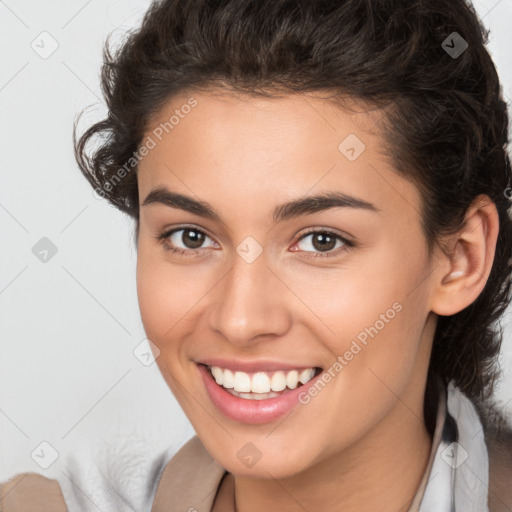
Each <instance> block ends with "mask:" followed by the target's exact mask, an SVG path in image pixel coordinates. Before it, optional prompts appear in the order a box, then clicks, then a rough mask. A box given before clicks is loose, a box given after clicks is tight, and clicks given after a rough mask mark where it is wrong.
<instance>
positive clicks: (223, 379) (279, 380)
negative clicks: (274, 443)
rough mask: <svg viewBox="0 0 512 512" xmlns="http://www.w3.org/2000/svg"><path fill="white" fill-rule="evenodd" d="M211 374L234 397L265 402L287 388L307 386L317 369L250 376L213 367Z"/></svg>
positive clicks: (258, 373) (259, 373)
mask: <svg viewBox="0 0 512 512" xmlns="http://www.w3.org/2000/svg"><path fill="white" fill-rule="evenodd" d="M210 372H211V374H212V376H213V378H214V379H215V382H216V383H217V384H219V385H220V386H222V387H224V388H226V389H228V390H230V393H231V394H232V395H235V396H239V397H240V398H247V399H251V400H264V399H265V398H272V397H273V396H278V395H276V392H279V391H283V390H285V389H286V388H288V389H295V388H296V387H297V386H298V385H300V384H306V383H307V382H309V381H310V380H311V379H312V378H313V377H314V375H315V368H306V369H305V370H291V371H288V372H284V371H277V372H273V373H272V372H271V373H270V374H269V373H267V372H257V373H253V374H249V373H245V372H239V371H236V372H234V373H233V372H232V371H231V370H226V369H223V368H220V367H218V366H212V367H210ZM299 383H300V384H299ZM267 395H272V396H267Z"/></svg>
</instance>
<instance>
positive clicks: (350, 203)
mask: <svg viewBox="0 0 512 512" xmlns="http://www.w3.org/2000/svg"><path fill="white" fill-rule="evenodd" d="M150 204H163V205H165V206H169V207H171V208H178V209H180V210H185V211H187V212H190V213H193V214H195V215H199V216H201V217H205V218H208V219H211V220H214V221H217V222H222V219H221V216H220V215H219V213H218V212H217V211H216V210H215V209H214V208H213V207H212V206H211V205H210V204H208V203H207V202H205V201H199V200H196V199H193V198H192V197H190V196H186V195H183V194H179V193H177V192H171V191H170V190H168V189H167V188H165V187H164V186H159V187H156V188H154V189H152V190H151V191H150V192H149V194H148V195H147V196H146V199H144V202H143V203H142V206H147V205H150ZM340 207H341V208H360V209H363V210H369V211H373V212H378V211H380V210H379V208H377V207H376V206H375V205H373V204H372V203H369V202H368V201H365V200H363V199H359V198H357V197H354V196H350V195H348V194H344V193H342V192H324V193H321V194H318V195H314V196H306V197H303V198H299V199H295V200H293V201H289V202H287V203H283V204H280V205H278V206H277V207H276V208H275V210H274V213H273V216H272V217H273V220H274V222H275V223H278V222H282V221H284V220H288V219H291V218H294V217H299V216H301V215H311V214H313V213H317V212H321V211H324V210H328V209H330V208H340Z"/></svg>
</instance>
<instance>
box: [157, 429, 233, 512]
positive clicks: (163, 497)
mask: <svg viewBox="0 0 512 512" xmlns="http://www.w3.org/2000/svg"><path fill="white" fill-rule="evenodd" d="M225 473H226V470H225V469H224V468H223V467H222V466H220V464H219V463H218V462H217V461H215V460H214V459H213V458H212V457H211V456H210V454H209V453H208V452H207V451H206V449H205V447H204V446H203V443H202V442H201V440H200V439H199V438H198V437H197V435H196V436H194V437H192V438H191V439H190V440H189V441H187V443H185V444H184V445H183V446H182V447H181V448H180V449H179V450H178V451H177V452H176V454H175V455H174V456H173V457H172V459H171V460H170V461H169V462H168V463H167V465H166V466H165V468H164V471H163V473H162V475H161V478H160V481H159V483H158V487H157V490H156V494H155V498H154V502H153V508H152V510H154V511H159V510H165V509H166V507H165V504H166V503H173V504H174V506H175V508H176V510H181V509H180V507H184V508H183V510H187V509H188V508H189V507H190V504H191V503H192V504H194V503H195V504H196V508H197V509H201V510H203V509H204V510H210V508H208V507H211V505H212V504H213V500H214V498H215V494H216V491H217V490H218V487H219V484H220V482H221V480H222V477H223V476H224V474H225ZM198 496H208V498H206V499H205V500H203V501H202V502H201V503H200V504H199V503H196V502H197V501H198ZM173 510H174V509H173Z"/></svg>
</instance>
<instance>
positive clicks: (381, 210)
mask: <svg viewBox="0 0 512 512" xmlns="http://www.w3.org/2000/svg"><path fill="white" fill-rule="evenodd" d="M189 92H190V91H189ZM190 96H193V97H194V98H195V99H196V100H197V102H198V104H197V106H196V107H195V108H193V109H192V111H191V112H190V113H189V114H188V115H187V116H184V118H183V119H180V122H179V124H177V125H176V126H175V127H174V129H173V130H172V131H170V132H169V134H168V135H167V136H166V137H164V138H163V139H162V141H161V142H159V143H158V144H157V146H156V147H155V148H154V149H152V150H151V151H150V152H149V154H148V155H147V156H146V157H144V159H143V160H142V161H141V162H140V164H139V168H138V187H139V198H140V203H141V210H140V225H139V240H138V261H137V290H138V299H139V305H140V311H141V317H142V321H143V324H144V328H145V331H146V334H147V336H148V338H149V339H150V340H151V341H152V342H153V343H154V344H155V346H156V347H158V349H159V351H160V353H159V356H158V358H157V364H158V366H159V369H160V371H161V372H162V375H163V377H164V379H165V381H166V382H167V384H168V385H169V387H170V389H171V390H172V392H173V394H174V395H175V397H176V399H177V400H178V402H179V403H180V405H181V407H182V408H183V411H184V412H185V414H186V415H187V417H188V418H189V420H190V422H191V423H192V425H193V427H194V429H195V431H196V432H197V435H198V436H199V438H200V439H201V441H202V442H203V444H204V446H205V448H206V449H207V451H208V452H209V453H210V455H211V456H212V457H213V458H214V459H215V460H217V461H218V462H219V464H221V465H222V466H223V467H224V468H226V469H227V470H228V471H229V473H230V475H229V478H226V479H225V480H224V481H223V485H222V486H221V490H220V493H219V495H218V498H217V500H216V504H215V510H216V511H219V510H221V509H222V508H223V507H224V506H225V505H226V504H227V503H230V502H231V503H234V502H235V501H236V507H237V508H236V510H238V512H253V511H261V510H266V511H270V512H272V511H278V510H279V511H280V512H287V511H297V510H317V509H318V507H319V506H320V505H321V507H322V508H323V509H324V510H332V511H338V510H339V511H341V510H343V511H344V512H351V511H358V512H361V511H366V510H368V511H370V510H371V511H374V510H380V511H382V512H386V511H390V512H391V511H392V512H397V511H405V510H407V508H408V506H409V504H410V503H411V502H412V500H413V497H414V495H415V493H416V492H417V491H418V486H419V483H420V481H421V478H422V476H423V473H424V471H425V468H426V465H427V461H428V458H429V454H430V449H431V445H432V439H431V437H430V435H429V433H428V431H427V429H426V426H425V421H424V415H423V400H424V393H425V385H426V378H427V369H428V363H429V358H430V353H431V347H432V339H433V335H434V330H435V325H436V315H437V314H442V315H451V314H454V313H456V312H458V311H460V310H462V309H463V308H464V307H466V306H467V305H469V304H470V303H471V302H473V301H474V300H475V298H476V297H477V296H478V294H479V293H480V291H481V290H482V288H483V286H484V284H485V280H486V279H487V277H488V275H489V272H490V269H491V265H492V260H493V257H494V247H495V243H496V237H497V232H498V217H497V212H496V208H495V206H494V204H493V203H492V202H490V200H489V199H488V198H486V197H485V196H482V197H480V198H479V200H478V201H477V202H475V204H474V206H473V207H472V208H471V209H470V210H469V211H468V215H467V219H468V223H467V225H466V227H465V228H464V229H463V230H461V231H460V232H459V233H458V234H456V235H455V236H454V237H452V238H450V240H447V247H448V249H449V251H448V252H444V251H440V250H437V249H436V251H435V253H434V255H433V257H432V258H429V256H428V252H427V245H426V241H425V237H424V234H423V232H422V229H421V224H420V215H419V213H418V212H420V209H421V197H420V194H419V191H418V190H417V188H416V187H415V186H414V185H413V184H412V183H411V182H409V181H407V180H405V179H404V178H402V177H401V176H400V175H399V174H397V172H396V171H395V170H394V169H393V167H392V165H391V164H390V162H389V161H388V160H387V159H386V158H385V156H384V154H383V151H382V148H383V141H382V139H381V136H380V134H379V131H378V126H379V125H378V121H379V119H380V117H379V116H380V115H381V114H380V113H379V112H378V111H370V112H365V111H364V109H362V108H360V109H359V110H357V111H355V112H347V111H345V110H341V109H339V108H337V107H335V106H333V105H332V104H330V103H328V102H327V101H325V100H323V99H322V98H321V97H320V95H319V94H317V95H312V94H307V95H306V94H304V95H301V94H290V95H287V96H285V97H281V98H277V99H268V98H264V99H263V98H255V97H251V96H235V95H233V94H229V93H228V92H227V91H226V92H225V93H224V94H220V93H219V94H214V93H212V92H209V93H207V92H194V93H193V94H188V95H185V94H182V95H180V96H176V97H174V98H172V99H171V100H170V101H169V102H168V103H167V104H166V105H165V106H164V107H163V108H162V109H161V111H160V112H159V113H158V114H157V115H156V116H155V117H154V118H153V119H152V120H151V123H150V125H149V126H150V127H151V128H150V129H148V132H147V134H151V130H152V129H153V128H154V127H156V126H158V124H159V123H160V122H164V121H166V120H168V119H169V117H170V116H171V115H172V114H173V112H174V110H175V109H176V108H180V105H183V104H185V103H186V101H187V99H188V98H189V97H190ZM352 106H357V104H356V103H355V102H354V103H352ZM348 134H355V135H357V137H358V138H359V139H360V140H361V141H363V142H364V144H365V146H366V149H365V150H364V152H363V153H362V154H361V155H360V156H359V157H358V158H357V159H356V160H355V161H349V160H348V159H347V158H346V157H345V156H344V154H342V153H341V152H340V151H339V149H338V145H339V144H340V142H342V141H343V140H344V139H345V138H346V137H347V135H348ZM157 186H166V187H167V188H168V189H170V190H172V191H176V192H179V193H181V194H186V195H188V196H190V197H192V198H194V199H199V200H201V201H205V202H208V203H209V204H210V205H211V206H212V207H213V208H215V210H216V211H217V212H218V213H219V215H220V217H221V221H220V222H218V221H214V220H211V219H207V218H204V217H201V216H199V215H196V214H192V213H189V212H186V211H183V210H181V209H177V208H172V207H169V206H166V205H162V204H150V205H146V206H142V204H143V202H144V199H145V198H146V196H147V195H148V194H149V192H150V191H151V190H152V188H154V187H157ZM333 190H336V191H340V192H344V193H346V194H350V195H352V196H355V197H357V198H361V199H363V200H365V201H367V202H369V203H372V204H373V205H374V206H375V207H376V208H377V209H378V211H369V210H365V209H360V208H348V207H345V208H342V207H336V208H331V209H328V210H325V211H322V212H316V213H314V214H308V215H301V216H300V217H296V218H291V219H288V220H285V221H282V222H279V223H275V222H274V221H273V219H272V212H273V210H274V208H275V207H276V206H277V205H279V204H281V203H283V202H286V201H290V200H292V199H297V198H300V197H303V196H308V195H313V194H317V193H320V192H325V191H327V192H329V191H333ZM184 224H187V225H190V224H192V225H193V226H195V227H196V228H197V229H199V230H200V231H201V232H203V233H205V234H206V238H205V241H204V244H203V246H201V248H200V249H196V250H195V252H194V249H193V247H194V246H193V245H191V239H190V237H187V235H190V232H187V231H181V232H178V233H177V234H176V235H174V236H173V238H172V241H171V240H170V238H168V239H167V241H168V242H169V243H172V242H174V245H175V247H179V248H181V249H183V250H185V251H189V253H188V255H177V254H173V253H171V252H170V251H168V250H166V249H165V248H164V245H163V244H162V242H161V241H159V240H157V236H158V235H159V234H160V233H162V232H164V231H166V230H168V229H171V228H176V229H178V228H179V227H183V225H184ZM308 228H324V229H325V230H327V231H328V232H331V233H334V234H336V235H340V236H342V237H345V238H346V239H348V240H350V241H353V242H354V243H355V244H356V245H355V246H354V247H352V248H350V247H346V246H344V244H343V242H342V241H341V240H340V241H338V242H337V243H336V247H334V248H328V250H327V252H330V253H331V254H332V256H331V257H324V258H320V257H317V258H308V257H307V256H308V254H309V255H313V254H317V255H322V254H325V253H324V252H322V246H321V245H318V244H317V245H314V244H313V241H314V239H315V237H314V235H309V236H307V237H306V238H304V239H302V240H299V238H300V237H301V235H302V234H303V233H305V232H306V231H307V229H308ZM195 234H196V233H195V232H193V233H192V235H195ZM183 235H184V236H185V238H183ZM247 236H251V237H253V238H254V239H255V240H256V241H257V242H258V243H259V244H260V246H261V248H262V249H263V252H262V254H261V255H260V256H259V257H258V258H257V259H256V260H255V261H254V262H252V263H247V262H246V261H245V260H244V259H243V258H241V257H240V256H239V255H238V254H237V252H236V248H237V246H238V245H239V244H240V243H241V242H242V241H243V240H244V239H245V238H246V237H247ZM192 240H193V238H192ZM186 244H188V245H186ZM339 247H341V248H342V249H341V251H340V249H339ZM343 248H344V249H343ZM452 272H455V274H453V275H452V277H451V278H450V277H449V276H450V274H451V273H452ZM397 302H398V303H399V304H400V305H401V306H402V309H401V311H400V312H398V313H396V315H395V316H394V318H393V319H392V320H390V321H389V322H387V323H385V327H384V328H382V329H381V330H380V331H379V332H378V334H377V336H375V338H373V339H371V338H370V339H369V341H368V344H367V345H366V346H364V348H363V349H362V350H361V351H360V352H359V353H358V354H357V355H356V356H354V358H353V359H352V360H351V361H350V362H349V363H348V364H347V365H346V366H345V367H344V368H343V369H342V371H341V372H339V373H338V374H337V375H336V377H335V378H333V379H332V380H331V381H330V382H329V383H328V384H327V385H326V387H325V388H324V389H323V390H322V391H321V392H320V393H318V395H317V396H315V397H314V398H312V399H311V401H310V403H308V404H307V405H301V404H298V405H297V406H296V407H295V408H294V409H293V410H292V412H291V413H290V414H289V415H288V416H286V417H285V418H280V419H279V420H276V421H273V422H269V423H265V424H262V425H248V424H243V423H240V422H236V421H233V420H232V419H230V418H227V417H226V416H224V415H223V414H222V413H221V412H220V411H219V410H218V409H217V408H216V407H215V405H214V404H213V403H212V402H211V401H210V399H209V397H208V395H207V392H206V390H205V388H204V386H203V383H202V381H201V379H200V378H199V374H198V371H197V367H196V363H195V361H197V360H201V359H206V358H209V357H225V358H228V359H243V360H262V359H271V360H278V361H285V362H293V363H296V364H297V366H319V367H322V368H323V369H328V368H329V367H331V366H332V365H333V363H334V361H335V359H336V356H337V355H343V354H344V353H345V352H346V351H347V350H348V349H349V348H350V346H351V343H352V341H353V340H355V339H356V337H357V335H358V334H359V333H360V332H361V331H363V330H364V329H365V327H369V326H372V325H374V324H375V322H376V321H377V320H379V318H381V317H380V315H381V314H384V313H385V312H386V310H388V309H389V308H391V307H392V305H393V304H394V303H397ZM248 442H250V443H253V444H254V445H255V446H256V447H257V449H258V450H259V451H260V452H261V459H260V460H259V461H258V462H257V463H256V464H255V465H254V466H252V467H251V468H248V467H246V465H245V464H244V463H242V461H241V460H240V459H239V458H238V457H237V452H238V451H239V450H240V449H241V448H242V447H243V446H244V445H246V443H248ZM369 484H370V485H369Z"/></svg>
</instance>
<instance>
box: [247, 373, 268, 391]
mask: <svg viewBox="0 0 512 512" xmlns="http://www.w3.org/2000/svg"><path fill="white" fill-rule="evenodd" d="M251 391H252V392H253V393H268V392H269V391H270V377H269V376H268V375H267V374H266V373H265V372H258V373H255V374H254V375H253V376H252V379H251Z"/></svg>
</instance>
